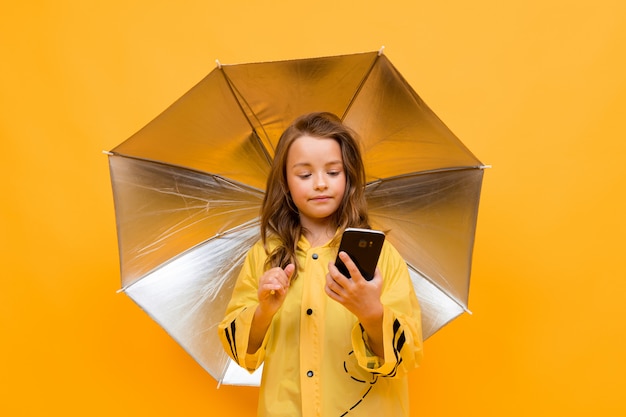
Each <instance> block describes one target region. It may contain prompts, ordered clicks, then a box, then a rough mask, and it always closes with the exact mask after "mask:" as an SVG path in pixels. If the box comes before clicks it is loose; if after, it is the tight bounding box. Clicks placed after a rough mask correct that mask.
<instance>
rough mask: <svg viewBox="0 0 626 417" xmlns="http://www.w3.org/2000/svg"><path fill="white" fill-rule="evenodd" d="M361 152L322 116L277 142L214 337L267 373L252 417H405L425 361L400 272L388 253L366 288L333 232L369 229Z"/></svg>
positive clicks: (413, 303)
mask: <svg viewBox="0 0 626 417" xmlns="http://www.w3.org/2000/svg"><path fill="white" fill-rule="evenodd" d="M364 186H365V170H364V167H363V162H362V159H361V153H360V151H359V146H358V143H357V142H356V140H355V138H354V135H353V134H352V132H351V131H350V130H349V129H348V128H347V127H346V126H344V125H343V124H342V123H341V120H340V119H339V118H338V117H336V116H335V115H333V114H330V113H312V114H308V115H304V116H301V117H300V118H298V119H297V120H296V121H295V122H294V123H293V124H292V125H291V126H290V127H288V128H287V130H286V131H285V132H284V133H283V135H282V136H281V138H280V140H279V142H278V145H277V148H276V155H275V157H274V161H273V164H272V169H271V172H270V175H269V178H268V181H267V192H266V195H265V199H264V201H263V206H262V213H261V236H262V239H261V241H260V242H258V243H257V244H256V245H255V246H254V247H252V249H251V250H250V252H249V253H248V255H247V257H246V260H245V262H244V265H243V268H242V270H241V273H240V275H239V278H238V280H237V283H236V285H235V289H234V291H233V296H232V299H231V301H230V303H229V305H228V307H227V309H226V313H225V317H224V320H223V321H222V323H221V324H220V326H219V333H220V338H221V340H222V343H223V345H224V348H225V349H226V352H227V353H228V354H229V355H230V356H231V357H232V358H233V360H235V361H236V362H237V363H238V364H239V365H241V366H242V367H244V368H246V369H247V370H249V371H251V372H252V371H253V370H255V369H257V368H258V367H259V366H261V364H263V363H264V368H263V376H262V380H261V389H260V393H259V405H258V415H259V416H273V417H278V416H281V417H282V416H284V417H298V416H306V417H308V416H323V417H334V416H337V417H338V416H344V415H350V416H391V417H401V416H408V415H409V411H408V404H409V399H408V380H407V379H408V377H407V371H409V370H411V369H413V368H415V367H417V366H418V364H419V362H420V361H421V358H422V336H421V318H420V309H419V305H418V302H417V298H416V296H415V293H414V291H413V287H412V285H411V281H410V277H409V273H408V269H407V266H406V263H405V262H404V260H403V259H402V257H401V256H400V255H399V254H398V252H397V251H396V250H395V248H394V247H393V246H392V245H391V244H389V243H388V242H385V244H384V246H383V250H382V253H381V256H380V259H379V263H378V268H377V269H376V274H375V276H374V279H373V280H371V281H366V280H365V279H364V278H363V277H362V276H361V274H360V273H359V272H358V268H357V267H356V266H355V264H354V263H353V262H352V261H351V260H350V258H349V256H348V255H347V254H346V253H344V252H341V253H340V254H339V256H340V257H341V259H342V260H343V261H344V263H345V264H346V266H347V267H348V270H349V272H350V275H351V276H352V278H351V279H349V278H346V277H345V276H343V275H342V274H341V273H340V272H339V270H338V269H337V268H336V267H335V265H334V260H335V257H336V256H337V250H338V243H339V241H340V239H341V233H342V232H343V231H344V230H345V229H346V228H347V227H361V228H369V224H368V215H367V210H366V202H365V196H364Z"/></svg>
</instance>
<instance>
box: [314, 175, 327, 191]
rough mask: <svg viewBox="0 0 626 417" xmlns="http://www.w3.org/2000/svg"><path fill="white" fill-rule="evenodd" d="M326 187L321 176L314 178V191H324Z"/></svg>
mask: <svg viewBox="0 0 626 417" xmlns="http://www.w3.org/2000/svg"><path fill="white" fill-rule="evenodd" d="M326 187H327V185H326V181H325V180H324V176H323V175H318V176H317V177H316V178H315V189H316V190H324V189H326Z"/></svg>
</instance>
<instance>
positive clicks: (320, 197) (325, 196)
mask: <svg viewBox="0 0 626 417" xmlns="http://www.w3.org/2000/svg"><path fill="white" fill-rule="evenodd" d="M330 198H331V197H330V196H327V195H318V196H316V197H313V198H311V201H326V200H330Z"/></svg>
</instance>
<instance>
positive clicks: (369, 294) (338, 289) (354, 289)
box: [325, 251, 383, 322]
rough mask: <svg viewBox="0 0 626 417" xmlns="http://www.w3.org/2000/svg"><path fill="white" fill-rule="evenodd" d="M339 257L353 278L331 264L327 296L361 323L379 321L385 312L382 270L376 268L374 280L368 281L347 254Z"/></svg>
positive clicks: (329, 265) (343, 253)
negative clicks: (382, 301)
mask: <svg viewBox="0 0 626 417" xmlns="http://www.w3.org/2000/svg"><path fill="white" fill-rule="evenodd" d="M339 257H340V258H341V260H342V261H343V263H344V264H345V265H346V268H348V271H349V272H350V276H351V277H352V278H347V277H345V276H344V275H343V274H342V273H341V272H339V270H338V269H337V267H336V266H335V264H334V263H332V262H331V263H329V264H328V274H327V275H326V287H325V290H326V294H328V296H329V297H330V298H332V299H333V300H335V301H337V302H338V303H340V304H342V305H343V306H344V307H345V308H347V309H348V310H349V311H350V312H352V314H354V315H355V316H357V317H358V319H359V321H361V322H372V321H377V320H378V319H380V317H381V316H382V312H383V306H382V303H381V301H380V296H381V293H382V284H383V278H382V275H381V273H380V270H379V269H378V268H376V272H375V273H374V278H373V279H372V280H371V281H367V280H366V279H365V278H364V277H363V275H361V273H360V272H359V269H358V268H357V266H356V264H355V263H354V262H353V261H352V259H350V256H348V254H347V253H345V252H343V251H342V252H340V253H339Z"/></svg>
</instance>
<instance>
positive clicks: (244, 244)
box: [109, 50, 484, 384]
mask: <svg viewBox="0 0 626 417" xmlns="http://www.w3.org/2000/svg"><path fill="white" fill-rule="evenodd" d="M311 111H330V112H333V113H335V114H337V115H339V116H340V117H342V119H343V120H344V122H345V123H346V124H347V125H348V126H350V127H351V128H353V129H354V130H355V131H356V132H357V133H358V134H359V136H360V138H361V140H362V143H363V150H364V154H363V155H364V162H365V166H366V173H367V177H368V184H367V189H366V195H367V199H368V203H369V210H370V215H371V223H372V226H373V227H374V228H377V229H382V230H386V231H388V234H387V235H388V239H389V240H390V241H391V242H392V243H393V244H394V245H395V246H396V248H397V249H398V250H399V251H400V253H401V254H402V255H403V257H404V259H405V260H406V262H407V264H408V266H409V269H410V273H411V277H412V280H413V283H414V286H415V289H416V293H417V296H418V299H419V301H420V303H421V307H422V316H423V331H424V337H425V338H427V337H429V336H430V335H432V334H433V333H434V332H436V331H437V330H438V329H439V328H441V327H442V326H443V325H445V324H446V323H448V322H449V321H450V320H452V319H453V318H455V317H457V316H458V315H460V314H461V313H462V312H463V311H466V310H467V302H468V293H469V277H470V266H471V259H472V249H473V242H474V234H475V226H476V219H477V212H478V202H479V196H480V188H481V183H482V177H483V169H482V168H484V166H483V165H482V164H481V162H480V161H479V160H478V159H477V158H476V157H475V156H474V155H473V154H472V153H471V152H470V151H469V150H468V149H467V148H466V147H465V146H464V145H463V144H462V143H461V142H460V141H459V139H458V138H457V137H456V136H455V135H454V134H453V133H452V132H451V131H450V130H449V129H448V128H447V127H446V126H445V125H444V123H443V122H442V121H441V120H440V119H439V118H438V117H437V116H436V115H435V114H434V113H433V112H432V111H431V110H430V109H429V108H428V107H427V106H426V104H424V102H423V101H422V100H421V99H420V98H419V97H418V95H417V94H416V93H415V91H414V90H413V89H412V88H411V87H410V86H409V84H408V83H407V82H406V81H405V80H404V79H403V77H402V76H401V75H400V73H399V72H398V71H397V70H396V69H395V68H394V66H393V65H392V64H391V62H390V61H389V60H388V59H387V58H386V56H385V55H383V54H382V50H381V51H380V52H369V53H358V54H350V55H343V56H332V57H321V58H310V59H297V60H288V61H278V62H265V63H250V64H239V65H224V66H223V65H218V67H217V68H215V69H214V70H213V71H211V72H210V73H209V74H208V75H207V76H206V77H205V78H204V79H203V80H201V81H200V82H199V83H198V84H197V85H196V86H194V87H193V88H192V89H191V90H190V91H188V92H187V93H186V94H184V95H183V96H182V97H181V98H180V99H179V100H177V101H176V102H174V103H173V104H172V105H171V106H170V107H169V108H168V109H166V110H165V111H164V112H163V113H162V114H160V115H159V116H158V117H156V118H155V119H154V120H153V121H151V122H150V123H149V124H148V125H146V126H145V127H144V128H143V129H141V130H140V131H139V132H137V133H136V134H135V135H133V136H132V137H130V138H129V139H128V140H126V141H125V142H123V143H122V144H120V145H119V146H117V147H116V148H115V149H113V150H112V151H111V152H110V153H109V164H110V171H111V180H112V188H113V195H114V202H115V213H116V221H117V231H118V241H119V253H120V266H121V277H122V289H123V291H124V292H125V293H126V294H127V295H128V296H130V297H131V298H132V299H133V300H134V301H135V302H136V303H137V304H138V305H139V306H140V307H141V308H143V309H144V310H145V311H146V312H147V313H148V314H149V315H150V316H151V317H152V318H153V319H154V320H156V321H157V322H158V323H159V324H160V325H161V326H162V327H163V328H164V329H165V330H166V331H167V332H168V333H169V334H170V335H171V336H172V337H173V338H174V339H176V340H177V341H178V343H180V345H182V346H183V348H184V349H185V350H186V351H187V352H189V354H190V355H191V356H192V357H193V358H195V360H196V361H197V362H198V363H200V364H201V365H202V366H203V367H204V368H205V369H206V370H207V371H208V372H209V373H210V374H211V375H212V376H213V377H214V378H215V379H216V380H218V381H219V382H220V383H221V382H223V383H231V384H258V382H259V375H258V373H257V374H256V375H252V376H250V375H248V374H247V373H246V372H245V371H243V370H241V369H240V368H239V367H238V365H236V364H234V362H232V361H231V360H230V358H228V356H227V355H226V354H225V353H224V352H223V350H222V347H221V344H220V342H219V340H218V336H217V330H216V327H217V324H218V323H219V322H220V320H221V319H222V316H223V313H224V311H225V308H226V304H227V303H228V301H229V299H230V296H231V293H232V289H233V285H234V281H235V279H236V277H237V274H238V272H239V269H240V267H241V264H242V261H243V258H244V256H245V254H246V252H247V251H248V249H249V248H250V247H251V245H252V244H253V243H254V242H255V241H256V240H257V239H258V238H259V230H258V223H259V210H260V205H261V202H262V199H263V193H264V188H265V180H266V177H267V174H268V172H269V166H270V162H271V158H272V156H273V152H274V147H275V145H276V143H277V141H278V139H279V137H280V134H281V133H282V132H283V130H284V129H285V128H286V127H287V125H289V123H291V121H292V120H293V119H295V118H296V117H297V116H300V115H301V114H304V113H308V112H311Z"/></svg>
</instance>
